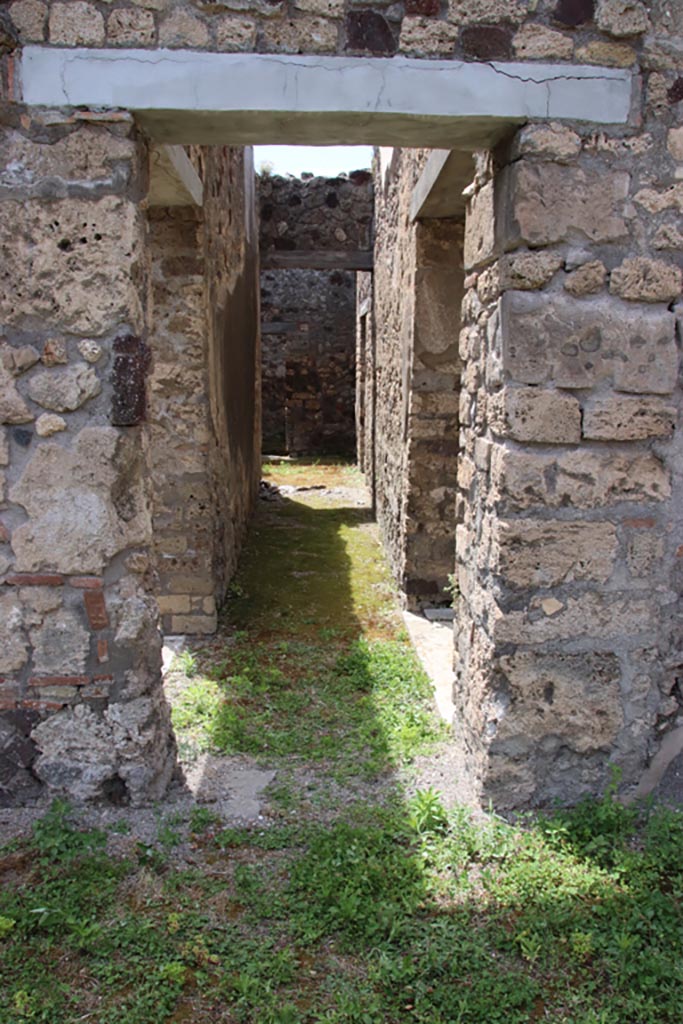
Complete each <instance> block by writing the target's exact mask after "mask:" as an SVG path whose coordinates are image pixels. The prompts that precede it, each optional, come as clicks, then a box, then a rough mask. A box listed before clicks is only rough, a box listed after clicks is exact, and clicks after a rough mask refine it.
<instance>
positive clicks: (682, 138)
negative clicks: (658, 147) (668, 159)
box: [666, 128, 683, 163]
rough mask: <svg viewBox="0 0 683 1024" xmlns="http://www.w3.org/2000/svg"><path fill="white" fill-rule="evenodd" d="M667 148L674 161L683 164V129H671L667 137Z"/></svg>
mask: <svg viewBox="0 0 683 1024" xmlns="http://www.w3.org/2000/svg"><path fill="white" fill-rule="evenodd" d="M666 148H667V149H668V150H669V152H670V153H671V155H672V157H673V158H674V160H677V161H678V162H679V163H683V128H669V131H668V133H667V136H666Z"/></svg>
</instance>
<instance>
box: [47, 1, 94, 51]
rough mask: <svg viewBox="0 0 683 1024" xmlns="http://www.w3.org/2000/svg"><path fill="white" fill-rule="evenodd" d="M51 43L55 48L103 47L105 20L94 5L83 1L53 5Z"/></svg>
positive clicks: (51, 9)
mask: <svg viewBox="0 0 683 1024" xmlns="http://www.w3.org/2000/svg"><path fill="white" fill-rule="evenodd" d="M50 42H51V43H52V44H53V46H54V45H58V46H101V45H102V43H103V42H104V18H103V17H102V15H101V14H100V12H99V11H98V10H97V8H96V7H95V6H94V5H93V4H88V3H84V2H83V0H71V2H70V3H63V4H60V3H57V4H52V5H51V7H50Z"/></svg>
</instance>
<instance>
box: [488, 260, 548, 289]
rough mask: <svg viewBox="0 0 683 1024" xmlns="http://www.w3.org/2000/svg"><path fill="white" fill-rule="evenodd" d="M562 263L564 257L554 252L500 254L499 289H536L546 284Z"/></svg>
mask: <svg viewBox="0 0 683 1024" xmlns="http://www.w3.org/2000/svg"><path fill="white" fill-rule="evenodd" d="M563 263H564V257H563V256H562V255H560V254H559V253H556V252H517V253H513V254H511V255H509V256H502V257H501V259H500V261H499V263H498V278H499V288H500V290H501V291H507V290H508V289H511V288H512V289H518V290H519V291H536V290H538V289H540V288H543V286H544V285H546V284H548V282H549V281H550V280H551V278H552V276H553V274H555V272H556V271H557V270H559V269H560V267H561V266H562V264H563Z"/></svg>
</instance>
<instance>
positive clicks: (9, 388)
mask: <svg viewBox="0 0 683 1024" xmlns="http://www.w3.org/2000/svg"><path fill="white" fill-rule="evenodd" d="M32 419H33V413H32V412H31V410H30V409H29V407H28V405H27V404H26V402H25V401H24V399H23V398H22V397H21V395H20V394H19V392H18V391H17V387H16V384H15V383H14V379H13V377H12V375H11V374H10V373H8V371H7V370H6V369H5V367H4V366H3V365H2V363H1V362H0V423H9V424H15V423H30V422H31V420H32Z"/></svg>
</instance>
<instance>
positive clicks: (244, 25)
mask: <svg viewBox="0 0 683 1024" xmlns="http://www.w3.org/2000/svg"><path fill="white" fill-rule="evenodd" d="M215 26H216V49H217V50H222V51H225V52H234V51H238V50H253V49H254V48H255V46H256V31H257V27H258V26H257V24H256V22H255V21H254V20H253V19H252V18H238V17H233V16H232V15H229V14H228V15H224V16H223V17H221V18H217V19H216V21H215Z"/></svg>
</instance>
